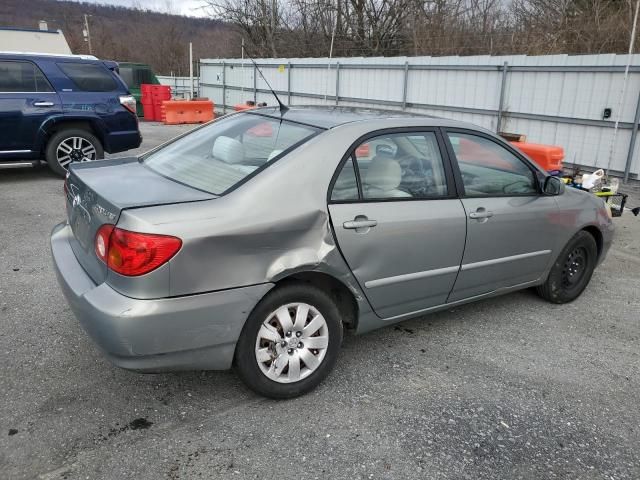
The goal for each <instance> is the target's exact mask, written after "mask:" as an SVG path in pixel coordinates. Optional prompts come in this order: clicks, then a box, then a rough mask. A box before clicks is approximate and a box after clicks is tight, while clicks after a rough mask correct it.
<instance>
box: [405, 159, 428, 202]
mask: <svg viewBox="0 0 640 480" xmlns="http://www.w3.org/2000/svg"><path fill="white" fill-rule="evenodd" d="M397 161H398V163H399V164H400V168H401V169H402V182H401V183H400V187H399V188H400V189H401V190H404V191H406V192H408V193H410V194H411V195H413V196H414V197H425V196H429V195H430V194H432V193H433V187H434V186H435V182H434V181H433V175H432V174H431V172H430V171H429V169H427V168H425V166H424V163H423V162H422V161H421V160H420V159H419V158H417V157H415V156H413V155H403V156H401V157H400V158H398V159H397Z"/></svg>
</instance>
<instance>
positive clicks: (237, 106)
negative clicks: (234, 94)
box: [233, 102, 256, 112]
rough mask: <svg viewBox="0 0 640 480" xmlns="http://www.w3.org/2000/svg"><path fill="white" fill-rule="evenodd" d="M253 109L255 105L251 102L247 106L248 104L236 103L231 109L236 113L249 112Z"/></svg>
mask: <svg viewBox="0 0 640 480" xmlns="http://www.w3.org/2000/svg"><path fill="white" fill-rule="evenodd" d="M253 108H256V106H255V104H253V102H251V104H249V102H247V103H237V104H235V105H234V106H233V109H234V110H235V111H236V112H242V111H243V110H251V109H253Z"/></svg>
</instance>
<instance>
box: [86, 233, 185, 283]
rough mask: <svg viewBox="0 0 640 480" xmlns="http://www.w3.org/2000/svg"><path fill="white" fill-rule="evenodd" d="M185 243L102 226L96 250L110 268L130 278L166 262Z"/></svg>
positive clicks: (174, 239)
mask: <svg viewBox="0 0 640 480" xmlns="http://www.w3.org/2000/svg"><path fill="white" fill-rule="evenodd" d="M181 246H182V240H180V239H179V238H177V237H171V236H169V235H156V234H151V233H138V232H130V231H129V230H123V229H122V228H118V227H116V226H114V225H102V226H101V227H100V228H99V229H98V233H96V240H95V251H96V255H97V256H98V258H99V259H100V260H102V261H103V262H104V263H106V264H107V267H108V268H109V269H110V270H113V271H114V272H116V273H119V274H120V275H125V276H127V277H136V276H139V275H144V274H145V273H149V272H151V271H152V270H155V269H156V268H158V267H160V266H161V265H164V264H165V263H167V262H168V261H169V260H170V259H171V258H172V257H173V256H174V255H175V254H176V253H177V252H178V250H180V247H181Z"/></svg>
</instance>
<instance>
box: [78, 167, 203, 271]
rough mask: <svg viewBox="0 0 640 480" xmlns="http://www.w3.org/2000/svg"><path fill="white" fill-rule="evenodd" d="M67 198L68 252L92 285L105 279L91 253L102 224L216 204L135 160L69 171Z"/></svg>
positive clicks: (101, 264) (102, 267)
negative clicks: (157, 209)
mask: <svg viewBox="0 0 640 480" xmlns="http://www.w3.org/2000/svg"><path fill="white" fill-rule="evenodd" d="M66 192H67V200H66V201H67V203H66V205H67V218H68V221H69V225H70V226H71V229H72V231H73V239H72V240H71V248H72V249H73V252H74V253H75V255H76V258H77V259H78V261H79V262H80V264H81V265H82V267H83V268H84V269H85V271H86V272H87V273H88V274H89V276H90V277H91V278H92V279H93V281H94V282H96V283H102V282H103V281H104V280H105V278H106V275H107V268H106V265H105V264H104V263H103V262H102V261H101V260H99V259H98V257H97V256H96V253H95V250H94V248H95V247H94V242H95V236H96V232H97V231H98V229H99V228H100V227H101V226H102V225H104V224H111V225H115V224H116V223H117V222H118V219H119V218H120V213H121V212H122V210H124V209H129V208H140V207H147V206H155V205H168V204H174V203H185V202H197V201H203V200H211V199H213V198H216V196H215V195H212V194H209V193H205V192H202V191H200V190H196V189H194V188H191V187H187V186H185V185H182V184H180V183H177V182H175V181H173V180H169V179H167V178H165V177H163V176H161V175H159V174H157V173H155V172H153V171H152V170H150V169H148V168H147V167H145V166H144V165H143V164H141V163H140V162H138V159H137V158H130V159H117V160H103V161H98V162H90V163H83V164H76V165H73V166H72V167H71V168H70V169H69V176H68V178H67V180H66Z"/></svg>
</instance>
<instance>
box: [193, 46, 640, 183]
mask: <svg viewBox="0 0 640 480" xmlns="http://www.w3.org/2000/svg"><path fill="white" fill-rule="evenodd" d="M627 59H628V57H627V56H626V55H614V54H605V55H575V56H570V55H547V56H538V57H528V56H526V55H511V56H501V57H491V56H476V57H377V58H334V59H331V60H329V59H328V58H303V59H258V60H256V62H257V63H258V65H259V66H260V68H261V70H262V71H263V74H264V76H265V77H266V78H267V80H268V81H269V83H270V84H271V86H272V87H273V88H274V89H275V90H276V91H277V92H278V94H279V96H280V98H281V100H282V101H283V102H284V103H290V104H292V105H336V104H339V105H343V106H359V107H368V108H374V107H375V108H385V109H397V110H406V111H408V112H418V113H426V114H431V115H438V116H442V117H446V118H452V119H457V120H461V121H466V122H471V123H474V124H477V125H480V126H483V127H485V128H488V129H491V130H494V131H495V130H496V129H497V128H498V122H500V130H501V131H509V132H514V133H523V134H526V135H527V138H528V140H529V141H531V142H536V143H544V144H553V145H561V146H562V147H563V148H564V149H565V153H566V162H567V163H568V164H576V165H579V166H586V167H592V168H607V167H609V168H610V169H611V171H615V172H624V170H625V167H626V166H627V157H629V148H630V142H631V136H632V131H633V122H634V116H635V114H636V106H637V105H638V98H639V96H640V55H633V56H632V58H631V60H632V61H631V65H632V67H631V70H630V74H629V76H628V80H627V85H626V95H625V100H624V102H623V104H622V108H621V109H620V111H618V110H619V108H618V107H619V102H620V97H621V93H622V90H623V84H624V70H625V65H626V62H627ZM200 62H201V63H200V74H201V77H200V92H201V95H203V96H208V97H210V98H212V99H213V100H214V101H215V102H216V105H218V107H219V109H220V110H222V107H223V104H224V105H226V106H227V109H229V108H232V106H233V105H234V104H236V103H244V102H246V101H247V100H254V99H255V100H257V101H258V102H266V103H267V104H268V105H273V104H275V101H274V99H273V97H272V95H271V94H270V93H269V92H268V91H267V85H266V84H265V82H264V81H263V80H262V78H260V76H259V74H256V73H255V71H254V68H253V65H252V64H250V62H248V61H244V62H243V61H242V60H239V59H236V60H232V59H225V60H220V59H206V60H201V61H200ZM505 62H506V64H505ZM223 63H224V65H225V66H224V68H223ZM328 67H329V68H328ZM223 71H224V74H223ZM336 95H338V98H337V99H336ZM605 108H609V109H611V110H612V115H611V117H610V118H608V119H605V118H603V114H604V110H605ZM617 119H619V121H620V123H619V130H618V132H617V134H616V135H615V145H614V148H613V149H612V144H613V142H614V128H613V126H614V124H615V121H616V120H617ZM639 144H640V142H636V146H635V149H634V150H635V152H633V156H632V157H630V158H631V163H630V165H629V166H630V173H631V174H632V175H633V176H638V175H639V174H640V158H638V155H640V153H639V152H638V150H640V146H639ZM611 152H613V156H611Z"/></svg>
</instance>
